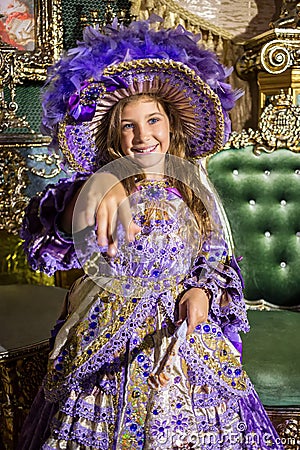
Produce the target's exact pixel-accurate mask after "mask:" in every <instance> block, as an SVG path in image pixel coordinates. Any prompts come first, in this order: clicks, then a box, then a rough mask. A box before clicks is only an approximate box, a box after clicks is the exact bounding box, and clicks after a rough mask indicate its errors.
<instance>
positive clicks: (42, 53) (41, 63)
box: [16, 0, 63, 81]
mask: <svg viewBox="0 0 300 450" xmlns="http://www.w3.org/2000/svg"><path fill="white" fill-rule="evenodd" d="M62 29H63V28H62V19H61V0H34V30H35V46H34V50H32V51H27V50H26V51H21V50H17V51H16V55H17V59H18V62H19V64H18V67H19V73H18V79H19V80H24V79H26V80H32V81H43V80H45V78H46V72H47V67H49V66H50V65H51V64H53V62H54V61H55V60H56V59H57V58H58V57H59V55H60V53H61V51H62V48H63V32H62Z"/></svg>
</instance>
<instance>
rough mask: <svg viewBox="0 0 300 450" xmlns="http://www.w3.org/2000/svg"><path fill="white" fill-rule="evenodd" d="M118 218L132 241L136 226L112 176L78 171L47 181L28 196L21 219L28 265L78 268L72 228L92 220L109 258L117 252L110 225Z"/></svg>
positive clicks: (51, 270)
mask: <svg viewBox="0 0 300 450" xmlns="http://www.w3.org/2000/svg"><path fill="white" fill-rule="evenodd" d="M74 212H75V214H74V216H73V213H74ZM117 217H119V218H120V220H121V222H122V223H123V226H124V228H125V230H126V232H127V237H128V240H132V239H134V235H135V234H136V233H138V232H139V230H140V228H139V227H137V225H135V224H134V222H133V221H132V218H131V212H130V207H129V203H128V199H127V196H126V193H125V191H124V188H123V185H122V184H121V183H120V182H119V181H118V179H117V178H116V177H115V176H114V175H111V174H108V173H97V174H95V175H93V176H92V177H90V178H89V176H88V175H82V174H76V175H74V176H73V177H71V178H67V179H61V180H60V181H59V182H58V183H57V184H55V185H48V186H47V188H46V189H45V190H44V191H43V192H42V193H41V194H40V195H37V196H35V197H33V198H32V199H31V201H30V202H29V205H28V207H27V208H26V213H25V217H24V220H23V225H22V229H21V233H20V234H21V237H22V239H24V249H25V252H26V254H27V257H28V261H29V264H30V265H31V266H32V268H33V269H34V270H41V271H43V272H45V273H47V274H48V275H53V274H54V272H55V271H57V270H69V269H73V268H80V264H79V262H78V260H77V258H76V252H75V248H74V242H73V238H72V230H73V231H79V230H81V229H84V228H86V227H87V226H92V225H95V224H97V235H98V241H99V243H100V245H101V243H103V244H104V245H106V243H108V254H109V255H110V256H113V255H114V254H115V252H116V243H114V242H113V240H112V236H113V226H114V224H115V222H116V218H117ZM103 244H102V245H103Z"/></svg>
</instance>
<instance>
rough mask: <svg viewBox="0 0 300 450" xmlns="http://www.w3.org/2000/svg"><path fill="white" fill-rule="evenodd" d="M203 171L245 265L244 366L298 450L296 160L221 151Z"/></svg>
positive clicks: (299, 179)
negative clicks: (246, 328)
mask: <svg viewBox="0 0 300 450" xmlns="http://www.w3.org/2000/svg"><path fill="white" fill-rule="evenodd" d="M207 171H208V175H209V179H210V180H211V182H212V183H213V185H214V186H215V188H216V190H217V192H218V194H219V196H220V198H221V201H222V204H223V206H224V209H225V212H226V215H227V218H228V221H229V224H230V228H231V233H232V237H233V242H234V248H235V254H236V256H242V257H243V259H242V261H241V262H240V266H241V270H242V273H243V276H244V280H245V297H246V299H247V304H248V317H249V321H250V325H251V331H250V333H248V334H246V335H244V336H242V339H243V345H244V350H243V352H244V353H243V362H244V366H245V368H246V370H247V372H248V374H249V376H250V377H251V379H252V381H253V383H254V385H255V387H256V389H257V391H258V393H259V395H260V398H261V400H262V402H263V404H264V405H265V406H266V407H267V410H268V413H269V414H270V416H271V419H272V420H273V422H274V423H275V425H276V426H277V428H278V430H279V432H280V435H281V437H282V438H283V441H284V443H286V444H287V445H286V448H287V449H288V448H291V449H292V448H293V449H294V448H295V449H296V448H297V449H299V448H300V446H299V445H300V313H299V305H300V154H297V153H293V152H292V151H290V150H287V149H280V150H276V151H274V152H271V153H270V152H269V153H266V152H261V153H258V154H257V153H256V152H254V147H253V146H248V147H245V148H242V149H224V150H223V151H221V152H220V153H218V154H216V155H213V156H212V157H210V158H209V159H208V161H207ZM297 310H298V312H297ZM297 439H299V441H298V444H297V443H296V441H297Z"/></svg>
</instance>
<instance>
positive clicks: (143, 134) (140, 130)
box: [134, 125, 149, 142]
mask: <svg viewBox="0 0 300 450" xmlns="http://www.w3.org/2000/svg"><path fill="white" fill-rule="evenodd" d="M134 139H135V140H136V141H137V142H144V141H147V140H149V131H148V130H147V127H145V126H144V125H137V126H136V127H135V133H134Z"/></svg>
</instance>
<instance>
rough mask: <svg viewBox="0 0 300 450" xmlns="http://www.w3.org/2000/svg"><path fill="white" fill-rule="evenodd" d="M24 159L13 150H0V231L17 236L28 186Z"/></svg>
mask: <svg viewBox="0 0 300 450" xmlns="http://www.w3.org/2000/svg"><path fill="white" fill-rule="evenodd" d="M27 170H28V169H27V167H26V162H25V160H24V158H23V157H22V156H21V155H20V153H19V152H18V151H17V150H15V149H3V148H0V174H1V175H0V185H1V191H0V230H6V231H9V232H11V233H12V234H17V233H18V231H19V229H20V225H21V222H22V218H23V215H24V209H25V206H26V205H27V202H28V200H29V199H28V198H27V197H26V195H25V194H24V191H25V188H26V186H27V184H28V180H27V175H26V173H27Z"/></svg>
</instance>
